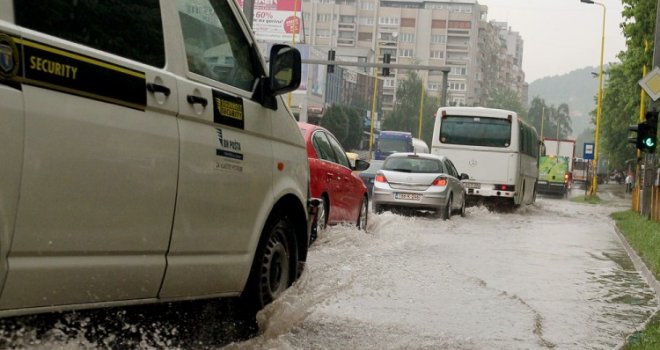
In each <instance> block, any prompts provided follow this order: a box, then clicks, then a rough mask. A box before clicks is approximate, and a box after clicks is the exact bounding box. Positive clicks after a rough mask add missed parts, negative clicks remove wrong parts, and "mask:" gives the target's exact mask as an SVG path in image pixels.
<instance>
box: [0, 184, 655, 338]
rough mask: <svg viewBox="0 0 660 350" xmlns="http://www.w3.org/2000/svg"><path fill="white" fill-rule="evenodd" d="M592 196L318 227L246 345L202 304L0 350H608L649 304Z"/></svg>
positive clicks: (65, 321) (59, 320)
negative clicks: (298, 269) (447, 216)
mask: <svg viewBox="0 0 660 350" xmlns="http://www.w3.org/2000/svg"><path fill="white" fill-rule="evenodd" d="M602 191H603V192H604V193H601V197H604V198H605V199H606V200H609V202H608V204H603V205H588V204H580V203H575V202H572V201H569V200H566V199H554V198H539V199H538V201H537V203H536V204H535V205H533V206H529V207H526V208H522V209H520V210H518V211H516V212H514V213H507V214H502V213H499V214H498V213H492V212H489V211H488V210H486V209H484V208H481V207H474V208H468V215H467V217H465V218H461V217H457V216H454V217H452V219H451V220H450V221H442V220H438V219H431V218H425V217H405V216H398V215H394V214H392V213H389V212H385V213H383V214H381V215H375V214H370V217H369V227H368V228H369V232H368V233H366V234H365V233H364V232H361V231H357V230H356V229H355V228H353V227H330V228H329V229H328V230H327V231H326V232H324V233H323V234H322V235H321V236H320V237H319V239H318V240H317V241H316V242H315V243H314V245H313V246H312V248H311V252H310V254H309V258H308V264H307V267H306V270H305V272H304V274H303V276H302V277H301V279H300V280H299V281H298V282H297V283H296V284H295V285H294V286H293V287H292V288H290V289H289V290H288V291H287V292H286V293H285V295H284V296H283V297H282V298H280V299H278V300H277V301H275V302H274V303H273V304H271V305H270V306H268V307H267V308H266V309H265V310H263V311H262V312H261V313H260V314H259V315H258V318H259V321H260V325H261V331H260V333H259V335H255V334H254V333H251V332H252V331H247V330H246V329H245V325H241V324H240V323H237V322H235V321H234V320H233V319H232V317H233V316H232V313H233V312H234V310H232V308H231V307H230V306H227V305H228V304H226V303H224V302H223V301H210V302H195V303H188V304H181V303H179V304H176V305H175V306H172V305H170V306H167V307H163V306H147V307H140V308H126V309H117V310H114V311H101V312H92V313H91V315H99V314H100V315H103V316H101V317H98V316H96V317H93V316H89V315H90V313H85V312H81V313H66V314H62V315H57V314H55V315H48V316H32V317H28V318H17V319H15V320H10V321H6V320H3V322H2V323H0V344H3V345H5V346H6V347H10V346H12V345H18V346H17V347H19V348H29V349H51V348H61V349H100V348H130V349H138V348H139V349H163V348H166V349H614V348H616V347H617V346H619V345H620V344H622V342H623V341H624V339H625V337H626V336H627V335H629V334H630V333H632V332H633V331H635V330H636V329H637V328H638V327H639V326H640V325H642V324H643V322H645V321H646V319H647V318H648V317H649V316H650V315H651V314H652V313H653V312H654V311H655V310H656V308H657V305H658V304H657V299H656V298H655V294H654V292H653V291H652V290H651V289H650V288H649V286H648V285H647V283H646V282H645V281H644V280H643V278H642V277H641V276H640V274H639V273H638V272H637V271H636V270H635V268H634V267H633V265H632V263H631V261H630V259H629V257H628V255H627V254H626V252H625V250H624V248H623V245H622V243H621V242H620V240H619V238H618V236H617V234H616V231H615V229H614V223H613V221H612V220H611V219H610V218H609V216H608V215H609V213H611V212H613V211H620V210H625V209H627V208H628V207H629V201H628V200H627V199H625V200H624V199H620V200H619V199H616V198H617V197H616V195H612V194H610V193H609V192H607V190H606V187H605V189H604V190H602ZM582 193H583V192H582ZM574 194H575V195H580V193H574ZM44 319H45V320H48V322H50V323H46V324H45V325H44V321H43V320H44ZM34 320H40V321H38V322H37V321H34ZM246 339H247V340H246Z"/></svg>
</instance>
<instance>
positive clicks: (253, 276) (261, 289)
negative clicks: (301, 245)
mask: <svg viewBox="0 0 660 350" xmlns="http://www.w3.org/2000/svg"><path fill="white" fill-rule="evenodd" d="M295 237H296V232H295V229H294V225H293V223H292V222H291V219H290V218H289V217H288V216H287V215H286V214H285V213H284V212H282V211H279V212H276V213H275V214H274V215H271V217H270V218H269V219H268V221H267V222H266V226H265V228H264V231H263V232H262V234H261V240H260V242H259V246H258V247H257V252H256V254H255V256H254V261H253V262H252V269H251V271H250V277H249V279H248V283H247V285H246V287H245V291H244V292H245V293H244V294H245V295H244V296H242V299H244V300H243V301H244V303H246V304H247V305H246V306H248V307H251V308H254V309H256V310H259V309H262V308H263V307H264V306H266V305H268V304H269V303H270V302H272V301H273V300H275V299H276V298H277V297H278V296H280V294H282V293H283V292H284V290H286V289H287V288H288V287H289V286H290V285H291V284H292V283H293V280H294V279H295V275H296V269H297V262H296V260H297V250H296V244H295Z"/></svg>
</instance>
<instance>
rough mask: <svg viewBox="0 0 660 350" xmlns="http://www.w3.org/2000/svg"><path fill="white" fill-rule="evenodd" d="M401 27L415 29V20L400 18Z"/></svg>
mask: <svg viewBox="0 0 660 350" xmlns="http://www.w3.org/2000/svg"><path fill="white" fill-rule="evenodd" d="M401 26H402V27H410V28H415V19H414V18H401Z"/></svg>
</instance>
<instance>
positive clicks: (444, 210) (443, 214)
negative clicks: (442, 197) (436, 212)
mask: <svg viewBox="0 0 660 350" xmlns="http://www.w3.org/2000/svg"><path fill="white" fill-rule="evenodd" d="M452 205H453V202H452V199H451V196H449V200H448V201H447V205H445V206H444V207H441V208H440V218H442V220H449V219H451V210H452V209H451V207H452Z"/></svg>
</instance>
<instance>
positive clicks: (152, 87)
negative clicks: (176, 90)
mask: <svg viewBox="0 0 660 350" xmlns="http://www.w3.org/2000/svg"><path fill="white" fill-rule="evenodd" d="M147 90H149V92H151V93H156V92H160V93H163V94H164V95H165V96H168V97H169V96H170V92H171V91H170V88H168V87H167V86H165V85H160V84H156V83H147Z"/></svg>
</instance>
